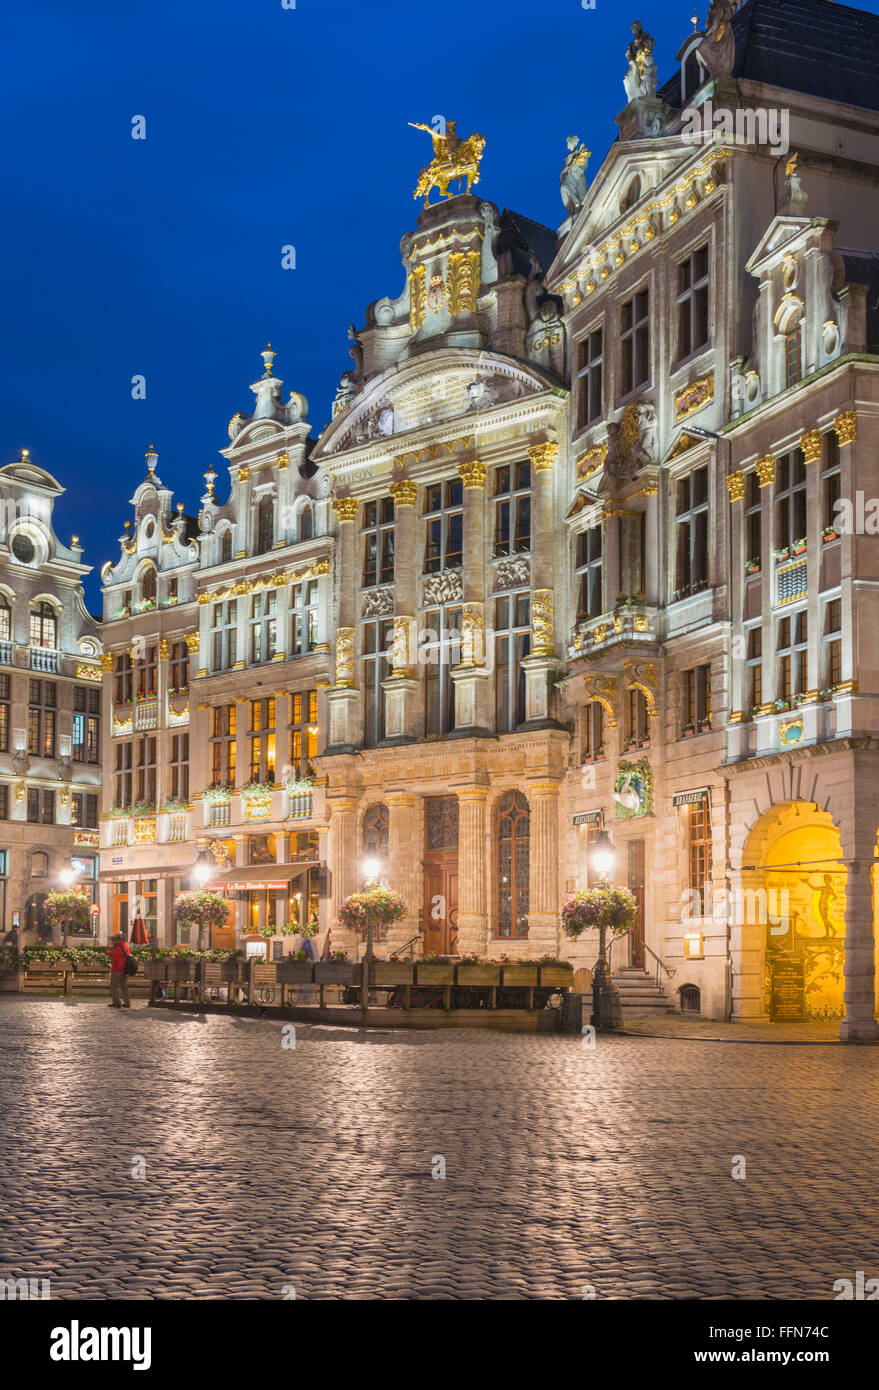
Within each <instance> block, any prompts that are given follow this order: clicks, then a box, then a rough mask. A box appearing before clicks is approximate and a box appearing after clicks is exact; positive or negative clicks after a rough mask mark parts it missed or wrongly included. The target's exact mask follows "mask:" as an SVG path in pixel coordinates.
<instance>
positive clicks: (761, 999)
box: [730, 801, 846, 1022]
mask: <svg viewBox="0 0 879 1390" xmlns="http://www.w3.org/2000/svg"><path fill="white" fill-rule="evenodd" d="M845 888H846V869H845V864H844V863H843V857H842V847H841V844H840V837H839V831H838V829H837V827H836V825H835V824H834V822H833V819H832V817H831V816H830V815H829V814H828V813H827V812H826V811H819V810H818V808H817V807H816V806H815V805H813V804H811V803H809V802H803V801H796V802H787V803H785V804H783V805H780V806H774V807H772V808H771V809H770V810H769V811H767V812H766V813H765V814H764V815H763V816H761V818H760V820H759V821H758V822H757V824H756V825H755V826H754V828H753V829H752V830H751V832H750V834H749V836H748V839H747V841H746V844H745V852H744V855H743V857H742V875H741V888H740V890H738V892H737V893H736V894H734V901H733V902H731V904H730V908H731V912H732V922H733V941H735V934H736V927H738V929H739V931H740V933H741V957H740V959H741V971H742V979H741V1000H740V1016H741V1017H743V1018H744V1017H751V1018H755V1017H757V1018H759V1017H763V1018H769V1019H771V1020H772V1021H774V1022H795V1021H797V1022H824V1021H829V1020H833V1019H841V1018H842V1017H843V1015H844V1011H845V1010H844V1002H843V995H844V990H845V973H844V967H845Z"/></svg>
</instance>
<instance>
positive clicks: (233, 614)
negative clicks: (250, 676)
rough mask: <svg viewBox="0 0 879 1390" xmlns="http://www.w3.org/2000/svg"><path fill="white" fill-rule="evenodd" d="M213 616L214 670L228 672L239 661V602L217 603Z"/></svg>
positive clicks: (227, 600)
mask: <svg viewBox="0 0 879 1390" xmlns="http://www.w3.org/2000/svg"><path fill="white" fill-rule="evenodd" d="M212 616H213V623H212V631H213V639H214V641H213V657H214V670H215V671H228V670H230V668H231V667H233V666H234V665H235V663H236V662H237V660H238V602H237V600H236V599H234V598H232V599H226V600H224V602H222V603H215V604H214V611H213V615H212Z"/></svg>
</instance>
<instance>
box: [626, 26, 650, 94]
mask: <svg viewBox="0 0 879 1390" xmlns="http://www.w3.org/2000/svg"><path fill="white" fill-rule="evenodd" d="M653 43H654V40H653V38H652V36H651V35H650V34H648V33H647V32H646V30H645V29H644V26H643V25H642V23H641V21H640V20H638V19H636V20H635V22H634V24H633V25H632V42H631V43H630V44H629V46H628V48H627V49H626V58H627V60H628V64H629V66H628V69H627V71H626V75H625V77H624V78H623V86H624V87H625V89H626V96H627V97H628V99H629V101H637V100H638V98H639V97H655V96H656V64H655V63H654V61H653Z"/></svg>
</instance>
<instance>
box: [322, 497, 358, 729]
mask: <svg viewBox="0 0 879 1390" xmlns="http://www.w3.org/2000/svg"><path fill="white" fill-rule="evenodd" d="M332 505H333V511H334V512H335V513H336V516H337V518H338V522H339V527H338V531H339V542H338V549H337V554H336V564H337V566H338V572H337V576H336V578H337V591H338V614H337V627H336V658H335V685H334V686H333V688H332V689H331V690H330V691H329V693H328V697H327V698H328V701H329V714H330V719H329V724H330V731H329V742H330V746H331V747H333V748H350V747H351V746H352V745H353V743H354V742H355V739H356V734H357V730H356V723H357V721H356V711H357V707H358V704H359V698H360V697H359V695H358V694H357V691H356V687H355V684H354V638H355V623H356V609H355V595H356V593H357V592H358V588H359V585H358V582H357V578H358V576H357V545H356V536H355V533H354V524H355V521H356V518H357V509H358V507H359V505H360V503H359V502H358V500H357V498H356V497H334V498H333V504H332Z"/></svg>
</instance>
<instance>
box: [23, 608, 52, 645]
mask: <svg viewBox="0 0 879 1390" xmlns="http://www.w3.org/2000/svg"><path fill="white" fill-rule="evenodd" d="M29 641H30V645H31V646H32V647H50V648H51V649H52V650H53V651H56V650H57V648H58V619H57V618H56V616H55V611H54V609H53V608H52V607H51V605H50V604H48V603H35V604H33V605H32V607H31V615H30V633H29Z"/></svg>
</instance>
